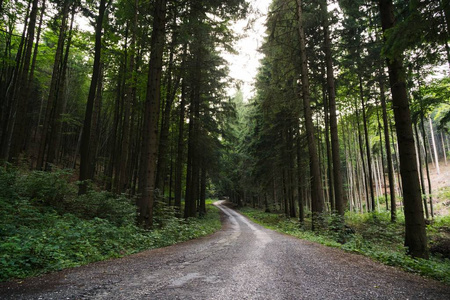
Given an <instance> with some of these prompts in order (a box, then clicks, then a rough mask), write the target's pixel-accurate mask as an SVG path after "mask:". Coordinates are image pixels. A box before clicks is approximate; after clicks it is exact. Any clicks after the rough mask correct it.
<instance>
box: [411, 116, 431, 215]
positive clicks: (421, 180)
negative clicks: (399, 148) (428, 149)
mask: <svg viewBox="0 0 450 300" xmlns="http://www.w3.org/2000/svg"><path fill="white" fill-rule="evenodd" d="M414 132H415V134H416V144H417V158H418V160H419V175H420V176H419V177H420V187H421V189H422V198H423V207H424V208H425V216H426V218H427V219H428V218H429V217H430V216H429V215H428V205H427V191H426V189H425V180H424V179H423V171H422V154H421V151H420V139H419V131H418V130H417V122H416V123H414Z"/></svg>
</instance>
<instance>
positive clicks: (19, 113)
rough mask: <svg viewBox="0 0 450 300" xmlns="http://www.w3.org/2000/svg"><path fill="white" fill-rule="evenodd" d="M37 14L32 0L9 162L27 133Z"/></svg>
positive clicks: (14, 159) (23, 141)
mask: <svg viewBox="0 0 450 300" xmlns="http://www.w3.org/2000/svg"><path fill="white" fill-rule="evenodd" d="M37 13H38V0H33V5H32V7H31V12H30V21H29V23H28V32H27V40H26V45H25V53H24V58H23V67H22V70H21V72H20V79H19V80H20V90H19V95H18V97H17V101H16V105H17V109H16V116H15V120H14V129H13V135H12V141H11V149H10V153H9V160H10V161H15V162H17V159H18V157H19V155H20V153H21V152H22V151H23V150H24V145H25V143H26V140H27V137H28V133H27V130H26V126H27V124H26V121H27V114H28V94H29V93H28V91H29V89H30V85H31V80H32V78H31V76H29V75H30V72H29V71H30V65H31V58H32V51H33V41H34V32H35V28H36V19H37Z"/></svg>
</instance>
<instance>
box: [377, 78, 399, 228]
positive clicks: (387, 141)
mask: <svg viewBox="0 0 450 300" xmlns="http://www.w3.org/2000/svg"><path fill="white" fill-rule="evenodd" d="M380 72H381V69H380ZM379 82H380V98H381V109H382V112H383V129H384V145H385V148H386V162H387V166H388V181H389V195H390V198H391V222H395V220H396V219H397V204H396V201H397V200H396V199H395V182H394V167H393V165H392V153H391V142H390V137H389V125H388V118H387V110H386V97H385V94H384V82H383V78H382V77H381V74H380V79H379Z"/></svg>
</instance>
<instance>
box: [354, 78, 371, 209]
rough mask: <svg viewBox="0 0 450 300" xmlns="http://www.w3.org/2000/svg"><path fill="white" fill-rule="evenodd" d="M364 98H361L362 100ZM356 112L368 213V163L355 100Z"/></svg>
mask: <svg viewBox="0 0 450 300" xmlns="http://www.w3.org/2000/svg"><path fill="white" fill-rule="evenodd" d="M360 93H362V86H361V80H360ZM362 97H363V96H361V98H362ZM355 112H356V126H357V132H358V145H359V155H360V158H361V166H362V168H361V170H362V175H363V180H362V182H364V188H365V195H366V198H365V200H366V206H367V211H369V208H370V202H369V184H368V181H367V170H366V163H365V160H364V144H363V140H362V134H361V126H360V123H359V109H358V102H357V101H356V98H355Z"/></svg>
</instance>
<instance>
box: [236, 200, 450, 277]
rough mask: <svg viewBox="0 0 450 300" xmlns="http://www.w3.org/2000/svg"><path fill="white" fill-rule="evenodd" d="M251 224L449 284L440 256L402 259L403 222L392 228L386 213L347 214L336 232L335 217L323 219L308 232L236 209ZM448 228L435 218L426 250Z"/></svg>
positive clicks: (272, 216)
mask: <svg viewBox="0 0 450 300" xmlns="http://www.w3.org/2000/svg"><path fill="white" fill-rule="evenodd" d="M240 212H242V213H243V214H244V215H246V216H248V217H249V218H250V219H251V220H253V221H254V222H256V223H258V224H260V225H263V226H265V227H267V228H270V229H273V230H275V231H278V232H281V233H285V234H289V235H292V236H295V237H297V238H301V239H305V240H309V241H313V242H317V243H320V244H323V245H326V246H330V247H335V248H340V249H343V250H345V251H349V252H353V253H359V254H361V255H364V256H368V257H371V258H373V259H375V260H377V261H379V262H382V263H384V264H386V265H390V266H396V267H400V268H402V269H403V270H406V271H408V272H412V273H416V274H420V275H423V276H426V277H430V278H433V279H436V280H439V281H441V282H443V283H446V284H450V260H449V259H448V258H444V257H442V255H439V254H437V255H431V258H430V259H429V260H425V259H415V258H411V257H410V256H408V255H406V249H405V248H404V247H403V236H404V218H403V216H400V214H399V218H398V219H399V220H398V221H397V222H396V223H394V224H392V223H391V222H390V215H389V212H386V213H375V214H347V215H346V216H345V223H346V224H347V226H346V227H345V229H344V230H336V224H337V217H335V216H325V217H324V219H325V226H324V228H322V229H321V230H318V231H315V232H312V231H311V230H310V229H309V228H311V226H310V224H311V220H310V219H306V221H305V224H304V225H303V226H301V225H300V224H299V223H298V221H297V220H292V219H289V218H286V217H285V216H284V215H282V214H276V213H265V212H264V211H262V210H258V209H253V208H249V207H244V208H241V209H240ZM448 228H450V218H449V217H444V218H437V219H436V220H435V221H434V222H433V223H432V224H430V225H428V226H427V234H428V238H429V240H430V242H429V244H430V247H431V246H432V244H433V241H436V240H439V239H440V238H442V232H443V231H446V229H448Z"/></svg>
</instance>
